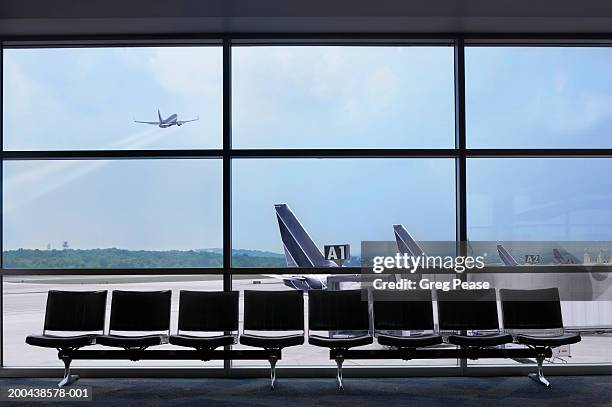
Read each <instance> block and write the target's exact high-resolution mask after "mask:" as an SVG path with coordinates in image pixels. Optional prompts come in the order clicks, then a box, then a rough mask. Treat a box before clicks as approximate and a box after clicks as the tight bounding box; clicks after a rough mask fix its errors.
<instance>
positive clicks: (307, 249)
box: [274, 204, 337, 267]
mask: <svg viewBox="0 0 612 407" xmlns="http://www.w3.org/2000/svg"><path fill="white" fill-rule="evenodd" d="M274 209H275V210H276V218H277V220H278V228H279V230H280V235H281V240H282V241H283V249H284V251H285V258H286V260H287V267H337V265H336V263H334V262H333V261H330V260H325V257H323V254H322V253H321V251H320V250H319V248H318V247H317V245H316V244H315V242H314V241H313V240H312V238H311V237H310V235H309V234H308V232H306V229H304V227H303V226H302V224H301V223H300V221H299V220H298V219H297V218H296V217H295V215H294V214H293V212H292V211H291V209H289V206H287V204H276V205H274Z"/></svg>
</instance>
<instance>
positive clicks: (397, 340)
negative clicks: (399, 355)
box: [376, 334, 442, 348]
mask: <svg viewBox="0 0 612 407" xmlns="http://www.w3.org/2000/svg"><path fill="white" fill-rule="evenodd" d="M376 339H377V340H378V343H379V344H381V345H384V346H394V347H397V348H423V347H425V346H433V345H439V344H441V343H442V337H441V336H440V335H435V334H422V335H407V336H401V335H388V334H379V335H378V336H377V337H376Z"/></svg>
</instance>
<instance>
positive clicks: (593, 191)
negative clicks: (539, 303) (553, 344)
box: [467, 158, 612, 364]
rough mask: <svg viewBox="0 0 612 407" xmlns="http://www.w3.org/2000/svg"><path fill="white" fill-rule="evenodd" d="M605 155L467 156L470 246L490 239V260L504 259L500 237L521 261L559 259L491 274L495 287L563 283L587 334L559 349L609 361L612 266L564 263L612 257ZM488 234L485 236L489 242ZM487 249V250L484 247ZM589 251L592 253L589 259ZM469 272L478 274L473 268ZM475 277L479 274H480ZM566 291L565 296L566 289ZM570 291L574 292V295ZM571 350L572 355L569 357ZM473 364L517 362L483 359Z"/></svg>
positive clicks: (566, 316) (568, 309) (585, 359)
mask: <svg viewBox="0 0 612 407" xmlns="http://www.w3.org/2000/svg"><path fill="white" fill-rule="evenodd" d="M611 170H612V159H607V158H592V159H580V158H542V159H536V158H523V159H520V158H504V159H491V158H486V159H482V158H481V159H470V160H468V174H467V176H468V183H467V185H468V232H469V239H470V241H471V243H472V247H473V248H474V249H475V250H477V251H478V248H479V245H484V244H486V245H488V246H489V249H488V250H486V252H488V257H489V258H488V259H487V260H488V262H489V263H496V264H497V265H498V266H499V265H500V264H504V263H505V261H504V262H503V263H502V260H501V255H499V257H498V250H499V249H496V245H498V244H501V245H502V246H504V247H505V246H506V245H507V247H505V248H506V250H507V251H508V252H509V253H510V255H511V256H513V257H514V258H515V260H516V262H517V263H518V264H519V265H525V264H527V263H529V260H530V259H535V258H537V260H535V261H534V262H535V263H536V264H548V265H556V266H557V268H556V269H555V270H556V272H555V273H545V274H543V275H542V274H540V275H538V272H537V270H538V269H537V268H532V269H531V271H528V269H527V268H526V269H525V271H524V272H523V271H521V269H520V267H519V270H518V271H517V273H518V272H520V273H521V274H520V275H518V274H505V275H503V274H499V273H498V274H495V275H489V276H487V277H485V280H487V281H491V282H493V285H494V286H495V288H517V287H518V288H546V287H555V286H556V287H558V288H559V290H560V292H561V298H562V299H563V298H568V293H569V294H570V295H571V294H574V299H576V300H565V301H562V303H561V306H562V312H563V323H564V325H565V327H566V328H570V329H576V330H580V331H582V341H581V342H580V343H579V344H576V345H571V347H564V348H562V349H561V353H560V354H559V357H560V358H562V359H564V360H565V361H569V362H571V363H610V361H612V352H611V351H610V349H612V348H611V347H610V344H612V337H610V336H609V335H605V334H602V332H604V331H606V330H609V327H611V326H612V312H611V310H612V302H611V301H609V298H610V292H611V291H610V290H611V286H612V273H610V272H608V271H603V272H600V271H597V270H593V271H592V270H590V269H589V268H587V269H585V270H584V271H582V272H573V273H567V272H566V271H564V270H563V267H562V265H563V264H583V263H589V264H590V265H593V264H596V263H602V264H600V265H609V262H610V261H611V260H612V251H611V250H610V248H611V247H612V227H611V226H612V192H611V191H612V188H611V187H612V181H610V177H609V176H607V175H608V174H609V173H610V171H611ZM483 241H486V242H483ZM480 252H482V250H481V251H480ZM587 256H589V257H590V258H591V259H592V260H588V261H587V260H585V259H587ZM470 277H475V276H474V275H472V276H470ZM476 277H477V276H476ZM564 293H565V297H564ZM569 299H571V298H569ZM569 356H571V358H569V359H568V357H569ZM469 363H470V364H491V363H494V364H516V362H515V361H511V360H509V359H508V360H505V361H493V360H485V359H483V360H480V361H469Z"/></svg>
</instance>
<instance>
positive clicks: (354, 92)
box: [232, 46, 455, 148]
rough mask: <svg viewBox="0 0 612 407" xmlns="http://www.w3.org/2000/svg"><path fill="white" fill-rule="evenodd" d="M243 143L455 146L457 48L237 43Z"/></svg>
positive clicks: (237, 118) (238, 125)
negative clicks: (242, 45) (252, 44)
mask: <svg viewBox="0 0 612 407" xmlns="http://www.w3.org/2000/svg"><path fill="white" fill-rule="evenodd" d="M232 61H233V63H232V70H233V72H232V92H233V99H232V101H233V113H232V117H233V123H232V127H233V130H232V133H233V145H234V147H235V148H453V146H454V143H455V141H454V93H453V92H454V90H453V89H454V82H453V48H452V47H443V46H440V47H433V46H427V47H424V46H396V47H386V46H371V47H367V46H270V47H256V46H246V47H234V48H233V55H232Z"/></svg>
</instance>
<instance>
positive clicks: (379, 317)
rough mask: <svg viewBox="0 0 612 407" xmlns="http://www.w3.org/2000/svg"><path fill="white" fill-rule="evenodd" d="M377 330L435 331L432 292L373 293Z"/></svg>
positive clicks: (375, 327) (380, 291)
mask: <svg viewBox="0 0 612 407" xmlns="http://www.w3.org/2000/svg"><path fill="white" fill-rule="evenodd" d="M373 299H374V304H373V309H374V329H375V330H407V331H410V330H433V329H434V318H433V305H432V301H431V291H430V290H401V291H386V290H385V291H382V290H374V292H373Z"/></svg>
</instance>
